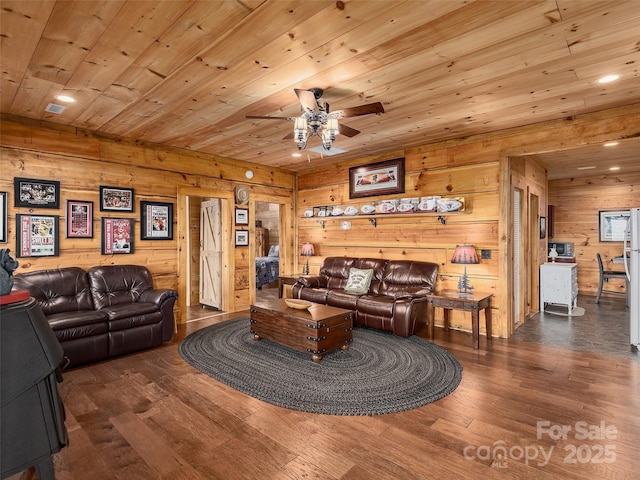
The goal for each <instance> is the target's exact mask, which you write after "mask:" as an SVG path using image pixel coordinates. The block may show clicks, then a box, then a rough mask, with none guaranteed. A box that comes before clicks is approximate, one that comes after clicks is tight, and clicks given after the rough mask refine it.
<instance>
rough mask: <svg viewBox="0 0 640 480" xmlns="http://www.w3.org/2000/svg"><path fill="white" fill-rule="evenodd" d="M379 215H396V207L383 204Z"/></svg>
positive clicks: (379, 209)
mask: <svg viewBox="0 0 640 480" xmlns="http://www.w3.org/2000/svg"><path fill="white" fill-rule="evenodd" d="M377 211H378V212H379V213H394V212H395V211H396V206H395V205H394V204H393V203H385V202H383V203H381V204H380V205H378V210H377Z"/></svg>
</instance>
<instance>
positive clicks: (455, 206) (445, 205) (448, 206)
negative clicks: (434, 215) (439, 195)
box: [438, 199, 462, 212]
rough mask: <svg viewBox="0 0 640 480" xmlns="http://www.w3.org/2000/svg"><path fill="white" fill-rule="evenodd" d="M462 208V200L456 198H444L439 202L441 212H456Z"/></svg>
mask: <svg viewBox="0 0 640 480" xmlns="http://www.w3.org/2000/svg"><path fill="white" fill-rule="evenodd" d="M461 208H462V202H461V201H460V200H454V199H448V200H447V199H443V200H442V201H440V202H438V211H440V212H455V211H456V210H460V209H461Z"/></svg>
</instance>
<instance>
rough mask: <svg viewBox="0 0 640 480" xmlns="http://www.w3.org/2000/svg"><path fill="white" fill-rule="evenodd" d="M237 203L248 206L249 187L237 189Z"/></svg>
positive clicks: (239, 186)
mask: <svg viewBox="0 0 640 480" xmlns="http://www.w3.org/2000/svg"><path fill="white" fill-rule="evenodd" d="M236 203H237V204H238V205H247V204H248V203H249V190H248V189H247V187H243V186H242V185H238V186H237V187H236Z"/></svg>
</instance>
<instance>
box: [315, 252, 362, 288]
mask: <svg viewBox="0 0 640 480" xmlns="http://www.w3.org/2000/svg"><path fill="white" fill-rule="evenodd" d="M355 260H356V259H355V258H350V257H327V258H325V259H324V262H323V263H322V268H320V276H323V277H326V279H327V281H326V285H327V288H328V289H329V290H332V289H344V287H345V285H346V284H347V280H348V279H349V269H350V268H351V267H353V264H354V263H355Z"/></svg>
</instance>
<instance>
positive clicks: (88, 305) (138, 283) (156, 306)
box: [13, 265, 178, 367]
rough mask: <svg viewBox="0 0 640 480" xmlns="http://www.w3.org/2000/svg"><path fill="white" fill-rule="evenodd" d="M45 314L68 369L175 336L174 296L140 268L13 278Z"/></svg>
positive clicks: (73, 269)
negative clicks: (155, 285) (154, 282)
mask: <svg viewBox="0 0 640 480" xmlns="http://www.w3.org/2000/svg"><path fill="white" fill-rule="evenodd" d="M13 280H14V289H16V290H27V291H29V294H30V295H31V297H33V298H34V299H35V300H36V302H37V303H38V304H39V305H40V307H41V308H42V311H43V313H44V314H45V317H46V319H47V321H48V323H49V325H50V326H51V328H52V329H53V332H54V333H55V334H56V337H57V338H58V340H59V341H60V344H61V345H62V348H63V350H64V354H65V356H66V357H67V358H68V359H69V366H71V367H72V366H77V365H82V364H85V363H89V362H94V361H97V360H102V359H105V358H110V357H114V356H117V355H123V354H126V353H131V352H135V351H138V350H142V349H146V348H151V347H156V346H158V345H160V344H161V343H162V342H164V341H167V340H171V338H172V337H173V333H174V328H175V325H174V318H173V306H174V303H175V301H176V298H177V297H178V293H177V292H176V291H175V290H169V289H165V290H156V289H154V288H153V285H152V281H151V274H150V272H149V270H148V269H147V268H146V267H143V266H138V265H109V266H101V267H93V268H91V269H89V270H88V271H85V270H83V269H82V268H78V267H66V268H58V269H51V270H40V271H35V272H28V273H22V274H18V275H14V276H13Z"/></svg>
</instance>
